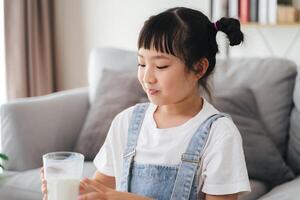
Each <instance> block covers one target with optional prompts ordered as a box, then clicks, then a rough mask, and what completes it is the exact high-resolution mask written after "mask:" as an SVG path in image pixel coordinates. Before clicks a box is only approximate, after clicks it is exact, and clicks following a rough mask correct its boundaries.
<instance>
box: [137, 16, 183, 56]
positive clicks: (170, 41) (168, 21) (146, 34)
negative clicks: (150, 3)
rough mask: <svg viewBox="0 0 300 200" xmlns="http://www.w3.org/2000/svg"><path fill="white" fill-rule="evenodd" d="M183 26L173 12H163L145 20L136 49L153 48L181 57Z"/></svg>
mask: <svg viewBox="0 0 300 200" xmlns="http://www.w3.org/2000/svg"><path fill="white" fill-rule="evenodd" d="M184 30H185V29H184V27H182V24H180V22H179V21H178V19H177V18H176V16H174V14H173V13H163V14H161V15H157V16H153V17H151V18H150V19H149V20H147V21H146V22H145V24H144V26H143V28H142V30H141V32H140V35H139V39H138V49H140V48H144V49H152V48H153V49H154V50H156V51H158V52H161V53H167V54H172V55H173V56H176V57H179V58H181V59H183V57H184V56H183V55H184V53H183V51H182V49H183V48H182V47H183V44H182V41H184V39H183V36H184V35H183V33H184Z"/></svg>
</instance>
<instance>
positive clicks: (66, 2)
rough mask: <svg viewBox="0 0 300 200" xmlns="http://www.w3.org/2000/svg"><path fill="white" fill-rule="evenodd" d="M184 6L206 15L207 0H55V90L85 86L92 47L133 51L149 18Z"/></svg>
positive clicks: (207, 10)
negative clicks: (168, 9)
mask: <svg viewBox="0 0 300 200" xmlns="http://www.w3.org/2000/svg"><path fill="white" fill-rule="evenodd" d="M175 6H186V7H191V8H194V9H199V10H201V11H203V12H204V13H205V14H208V13H209V10H210V8H209V1H208V0H185V1H184V0H126V1H122V0H56V1H55V12H56V15H55V24H56V25H55V33H56V34H55V37H56V60H57V61H56V66H57V69H58V70H57V79H58V89H59V90H65V89H70V88H76V87H81V86H86V85H87V64H88V54H89V52H90V51H91V49H92V48H94V47H99V46H112V47H119V48H124V49H130V50H136V44H137V38H138V33H139V30H140V29H141V27H142V25H143V22H144V21H145V20H146V19H147V18H148V17H149V16H151V15H154V14H156V13H158V12H160V11H163V10H165V9H167V8H170V7H175Z"/></svg>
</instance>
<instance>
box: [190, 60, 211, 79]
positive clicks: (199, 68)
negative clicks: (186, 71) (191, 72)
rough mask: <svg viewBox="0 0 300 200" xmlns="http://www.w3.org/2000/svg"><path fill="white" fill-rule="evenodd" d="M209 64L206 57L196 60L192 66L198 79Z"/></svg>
mask: <svg viewBox="0 0 300 200" xmlns="http://www.w3.org/2000/svg"><path fill="white" fill-rule="evenodd" d="M208 66H209V61H208V59H207V58H201V59H200V60H199V61H198V62H196V63H195V64H194V65H193V67H194V69H195V72H196V76H197V77H198V78H199V79H200V78H201V77H202V76H204V74H205V73H206V71H207V69H208Z"/></svg>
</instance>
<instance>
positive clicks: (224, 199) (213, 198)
mask: <svg viewBox="0 0 300 200" xmlns="http://www.w3.org/2000/svg"><path fill="white" fill-rule="evenodd" d="M237 199H238V194H229V195H210V194H206V195H205V200H237Z"/></svg>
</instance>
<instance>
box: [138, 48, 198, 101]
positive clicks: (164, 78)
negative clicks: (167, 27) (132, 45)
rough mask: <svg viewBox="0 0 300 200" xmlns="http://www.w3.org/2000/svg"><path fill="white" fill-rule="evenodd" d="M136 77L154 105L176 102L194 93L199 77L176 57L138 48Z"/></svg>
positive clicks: (196, 89)
mask: <svg viewBox="0 0 300 200" xmlns="http://www.w3.org/2000/svg"><path fill="white" fill-rule="evenodd" d="M138 63H139V69H138V79H139V81H140V83H141V85H142V86H143V89H144V90H145V92H146V93H147V95H148V98H149V100H150V101H151V102H152V103H154V104H156V105H167V104H176V103H178V102H181V101H183V100H185V99H186V98H188V97H189V96H190V95H195V93H197V91H198V86H197V84H198V83H197V81H198V79H199V77H198V76H197V75H196V74H195V73H194V72H191V71H188V70H187V68H186V66H185V64H184V63H183V62H182V61H181V60H180V59H179V58H177V57H175V56H173V55H171V54H166V53H161V52H157V51H155V50H152V49H150V50H148V49H143V48H140V49H139V51H138Z"/></svg>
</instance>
